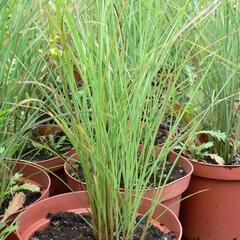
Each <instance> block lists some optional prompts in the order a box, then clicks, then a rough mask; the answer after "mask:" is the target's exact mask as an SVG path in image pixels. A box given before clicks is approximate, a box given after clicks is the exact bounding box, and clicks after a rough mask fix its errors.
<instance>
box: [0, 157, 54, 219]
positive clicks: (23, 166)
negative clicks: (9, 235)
mask: <svg viewBox="0 0 240 240" xmlns="http://www.w3.org/2000/svg"><path fill="white" fill-rule="evenodd" d="M11 170H12V171H13V174H15V173H21V174H23V177H22V179H21V180H22V181H25V182H30V183H32V184H35V185H37V186H40V187H41V188H42V191H41V193H42V194H41V197H40V198H39V199H38V200H37V201H36V202H38V201H40V200H43V199H45V198H48V197H49V189H50V185H51V180H50V178H49V176H48V175H47V173H46V172H45V171H44V170H43V169H42V168H40V167H39V166H38V165H37V164H30V163H26V162H23V161H19V162H17V163H16V164H15V165H14V167H13V168H12V169H11ZM27 208H28V207H27ZM21 211H22V210H19V211H18V212H16V213H15V214H13V215H11V216H10V217H9V218H8V223H11V222H12V221H13V220H14V219H15V218H16V217H17V215H18V214H19V213H20V212H21ZM2 218H3V215H0V220H1V219H2Z"/></svg>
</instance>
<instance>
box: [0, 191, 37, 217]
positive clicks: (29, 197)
mask: <svg viewBox="0 0 240 240" xmlns="http://www.w3.org/2000/svg"><path fill="white" fill-rule="evenodd" d="M20 192H23V193H24V195H25V196H26V200H25V202H24V204H23V207H24V208H25V207H27V206H29V205H30V204H32V203H34V202H35V201H37V200H38V199H39V198H40V197H41V192H32V191H29V190H21V191H20ZM13 196H14V194H9V195H8V196H7V197H6V198H5V199H4V201H3V203H2V205H1V207H0V215H2V214H4V212H5V210H6V209H7V208H8V206H9V203H10V202H11V201H12V199H13Z"/></svg>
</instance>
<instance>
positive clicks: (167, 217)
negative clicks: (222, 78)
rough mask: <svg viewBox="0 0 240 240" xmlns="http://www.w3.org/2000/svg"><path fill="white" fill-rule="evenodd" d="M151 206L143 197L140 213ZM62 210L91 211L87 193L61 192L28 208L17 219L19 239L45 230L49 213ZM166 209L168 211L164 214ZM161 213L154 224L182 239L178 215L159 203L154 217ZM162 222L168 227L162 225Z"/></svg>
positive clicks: (26, 238)
mask: <svg viewBox="0 0 240 240" xmlns="http://www.w3.org/2000/svg"><path fill="white" fill-rule="evenodd" d="M151 206H152V202H151V200H150V199H143V200H142V203H141V206H140V208H139V214H145V213H146V212H147V211H148V209H150V208H151ZM62 211H71V212H75V213H86V212H88V213H89V201H88V197H87V193H86V192H84V191H80V192H74V193H65V194H61V195H58V196H54V197H51V198H48V199H46V200H43V201H41V202H38V203H36V204H34V205H32V206H31V207H30V208H28V209H26V211H24V212H23V213H22V214H21V216H20V217H19V219H18V220H17V224H18V226H19V228H18V230H17V236H18V238H19V240H29V238H30V237H31V236H32V235H33V234H34V233H35V232H36V231H39V230H44V229H45V228H46V227H47V226H48V224H49V220H48V219H47V218H46V216H47V215H48V213H53V214H54V213H58V212H62ZM164 211H166V212H165V213H164V214H162V213H163V212H164ZM161 214H162V216H161V217H160V219H158V220H157V223H156V224H154V225H155V226H157V227H158V228H160V229H161V230H162V231H165V232H166V231H169V230H168V229H170V230H171V231H173V232H174V233H175V235H176V240H180V239H181V236H182V227H181V224H180V222H179V220H178V219H177V217H176V216H175V215H174V214H173V213H172V212H171V211H170V210H169V209H167V208H166V207H165V206H163V205H161V204H159V205H158V206H157V207H156V209H155V211H154V214H153V219H156V218H157V217H158V216H159V215H161ZM160 223H161V224H164V225H165V226H166V227H162V226H161V224H160Z"/></svg>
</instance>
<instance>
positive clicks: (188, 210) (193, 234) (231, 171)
mask: <svg viewBox="0 0 240 240" xmlns="http://www.w3.org/2000/svg"><path fill="white" fill-rule="evenodd" d="M192 164H193V166H194V172H193V177H192V179H191V181H190V185H189V188H188V190H187V191H186V192H185V194H184V195H185V196H188V195H190V194H194V193H196V192H198V191H202V190H206V191H204V192H201V193H199V194H196V195H194V196H191V197H189V198H187V199H186V200H184V201H183V203H182V207H181V213H180V219H181V221H182V224H183V227H184V236H186V238H187V239H188V240H197V239H203V240H205V239H208V240H220V239H222V240H225V239H226V240H228V239H229V240H234V239H235V240H237V239H240V225H239V216H240V191H239V189H240V166H219V165H212V164H206V163H200V162H195V161H192Z"/></svg>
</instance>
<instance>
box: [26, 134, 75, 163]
mask: <svg viewBox="0 0 240 240" xmlns="http://www.w3.org/2000/svg"><path fill="white" fill-rule="evenodd" d="M28 143H30V144H29V145H28V146H26V147H25V148H24V149H23V153H22V158H24V159H26V160H33V161H42V160H47V159H50V158H52V157H54V156H57V155H59V154H64V153H66V152H67V151H68V150H70V149H71V144H70V143H69V141H68V140H67V137H66V136H65V135H64V134H63V133H61V132H53V133H51V134H48V135H46V136H40V135H36V133H34V132H33V134H32V137H31V138H30V139H29V142H28Z"/></svg>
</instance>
